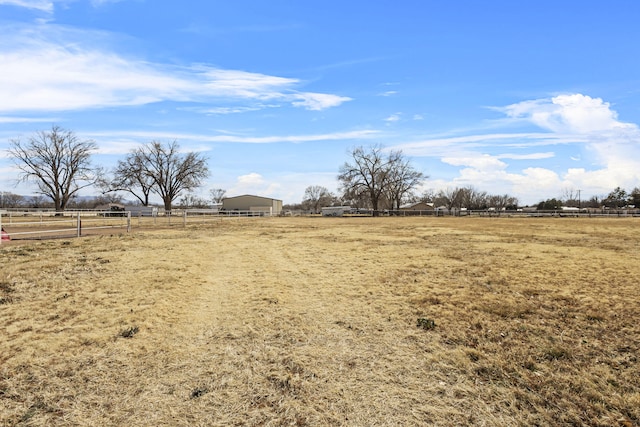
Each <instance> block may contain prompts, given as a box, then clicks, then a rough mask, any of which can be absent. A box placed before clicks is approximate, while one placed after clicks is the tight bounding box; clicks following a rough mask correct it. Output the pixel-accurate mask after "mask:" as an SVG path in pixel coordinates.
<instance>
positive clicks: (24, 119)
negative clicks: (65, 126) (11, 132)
mask: <svg viewBox="0 0 640 427" xmlns="http://www.w3.org/2000/svg"><path fill="white" fill-rule="evenodd" d="M58 121H60V119H59V118H57V117H11V116H0V123H56V122H58Z"/></svg>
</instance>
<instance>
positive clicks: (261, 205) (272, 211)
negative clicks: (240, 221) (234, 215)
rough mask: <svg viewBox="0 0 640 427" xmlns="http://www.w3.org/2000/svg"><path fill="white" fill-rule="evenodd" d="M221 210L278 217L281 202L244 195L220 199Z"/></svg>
mask: <svg viewBox="0 0 640 427" xmlns="http://www.w3.org/2000/svg"><path fill="white" fill-rule="evenodd" d="M222 209H224V210H225V211H244V212H260V213H264V214H265V215H280V214H281V213H282V200H278V199H271V198H269V197H260V196H251V195H249V194H245V195H243V196H236V197H225V198H224V199H222Z"/></svg>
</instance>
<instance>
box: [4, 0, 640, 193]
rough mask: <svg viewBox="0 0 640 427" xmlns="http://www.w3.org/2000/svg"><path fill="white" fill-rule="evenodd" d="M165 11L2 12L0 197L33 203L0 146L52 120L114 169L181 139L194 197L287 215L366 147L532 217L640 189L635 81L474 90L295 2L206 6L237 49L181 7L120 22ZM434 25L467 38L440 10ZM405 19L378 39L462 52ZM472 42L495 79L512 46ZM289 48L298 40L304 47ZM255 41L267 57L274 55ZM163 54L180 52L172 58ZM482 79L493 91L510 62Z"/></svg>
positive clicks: (125, 7) (131, 5)
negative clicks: (191, 155) (135, 152)
mask: <svg viewBox="0 0 640 427" xmlns="http://www.w3.org/2000/svg"><path fill="white" fill-rule="evenodd" d="M248 3H252V4H253V5H254V6H256V7H259V6H258V3H256V2H252V1H248ZM355 3H358V2H355ZM545 4H547V3H545ZM549 4H551V3H549ZM159 5H160V6H158V4H156V5H155V6H152V5H150V4H145V2H139V1H136V2H134V1H128V0H119V1H113V0H112V1H108V0H102V1H97V0H94V1H88V0H61V1H47V0H31V1H30V0H0V28H1V29H2V31H3V34H5V36H3V37H2V38H1V39H0V64H2V72H1V73H0V150H1V151H2V154H1V155H0V191H11V192H22V193H29V192H30V191H33V188H30V187H29V186H25V185H24V184H22V185H21V186H19V187H15V186H14V183H15V175H16V171H15V169H14V168H13V167H12V164H11V161H10V159H8V158H7V156H6V148H8V144H9V141H10V140H11V139H12V138H28V136H29V135H31V134H32V133H34V132H35V131H37V130H44V129H46V128H48V127H50V126H51V125H52V124H58V125H61V126H62V127H65V128H68V129H72V130H74V131H76V133H78V134H79V135H80V136H82V137H86V138H91V139H94V140H95V141H96V142H97V143H98V145H99V147H100V149H99V152H98V153H96V156H95V157H96V159H95V161H96V163H100V164H103V165H106V166H107V167H108V166H110V165H113V164H115V161H116V160H117V158H118V156H123V155H124V154H126V153H127V152H128V151H129V150H131V149H132V148H133V147H135V146H136V145H137V144H140V143H144V142H147V141H150V140H178V142H179V143H180V145H181V146H182V147H183V149H185V150H198V151H201V152H205V153H207V155H208V156H209V157H210V159H211V164H210V166H211V169H212V171H213V174H212V176H211V178H210V181H209V184H208V187H207V188H203V189H202V194H206V193H207V190H208V188H226V189H227V194H229V195H237V194H244V193H254V194H260V195H265V196H271V197H277V198H280V199H283V200H284V201H285V203H296V202H298V201H300V200H301V198H302V195H303V193H304V189H305V188H306V187H307V186H309V185H324V186H326V187H327V188H329V189H330V190H332V191H337V182H336V175H337V170H338V168H339V166H340V165H341V164H342V162H344V161H346V160H348V158H347V150H348V149H349V148H350V147H353V146H356V145H367V144H383V145H384V146H386V147H388V148H389V149H401V150H402V151H403V152H404V153H405V154H407V155H409V156H411V157H412V159H413V162H414V164H415V166H417V167H418V168H419V169H422V170H424V172H425V173H426V174H427V175H429V176H430V178H429V180H428V181H427V182H426V183H425V189H427V188H432V189H436V190H438V189H442V188H446V187H452V186H469V185H470V186H473V187H475V188H477V189H480V190H484V191H488V192H490V193H496V194H503V193H507V194H510V195H514V196H516V197H518V198H519V199H520V202H521V203H536V202H537V201H539V200H542V199H545V198H551V197H558V196H559V195H560V194H561V192H562V191H563V190H565V189H580V190H581V191H582V193H583V194H584V195H585V196H589V195H598V196H601V195H606V194H607V193H608V192H609V191H611V190H612V189H613V188H615V187H617V186H621V187H623V188H625V189H627V190H631V189H632V188H634V187H638V186H640V144H639V143H638V142H639V141H640V138H639V137H640V129H639V127H638V125H637V124H636V123H632V122H630V121H623V120H621V119H620V118H619V115H620V112H619V111H618V110H617V109H618V108H619V105H618V102H621V101H622V102H621V103H620V107H621V108H625V112H626V111H628V112H629V113H626V115H627V116H629V115H631V116H633V113H634V112H637V111H638V105H639V104H638V102H640V99H638V96H637V95H638V94H636V93H634V92H633V91H635V89H634V86H633V85H634V84H635V81H623V82H619V81H616V82H615V84H612V86H615V87H622V89H617V90H614V89H610V90H604V89H602V86H603V85H605V84H604V83H603V82H602V81H600V80H598V81H597V82H592V81H591V80H593V77H592V76H591V75H581V74H580V73H578V72H575V75H576V76H581V77H579V78H578V77H576V80H580V84H576V85H571V84H566V83H563V82H556V81H554V80H553V79H549V78H544V79H542V77H540V74H541V73H538V74H532V75H531V76H530V79H531V81H532V82H534V83H535V81H536V80H535V79H539V80H540V83H539V86H536V85H535V84H534V83H526V84H523V83H521V82H520V81H519V80H517V79H515V80H514V81H508V80H504V81H502V82H492V83H491V84H492V86H491V87H489V88H488V90H486V92H482V93H475V92H474V91H475V90H476V89H475V88H476V87H477V85H476V80H477V79H478V78H479V77H478V75H481V71H480V70H481V68H482V67H476V68H477V69H475V70H472V71H473V72H475V74H473V72H471V73H469V74H465V75H451V76H449V75H448V74H455V73H453V71H455V72H456V73H461V72H462V71H460V70H461V69H463V68H462V67H460V64H455V67H454V65H452V66H451V67H452V68H451V70H450V72H449V73H446V72H444V73H442V75H440V74H438V75H436V74H429V73H434V71H431V70H432V68H433V67H432V63H433V62H434V61H436V60H437V59H438V58H440V57H447V58H449V57H448V56H447V55H449V54H450V52H449V51H446V50H445V49H444V48H443V49H442V50H440V48H437V49H436V48H433V47H429V46H430V45H429V46H427V47H424V46H425V45H423V44H418V45H416V46H413V47H412V48H411V49H408V50H407V52H408V53H407V54H406V55H402V54H400V53H398V50H399V49H398V47H397V46H395V47H393V48H391V47H388V48H386V49H385V48H384V44H385V41H384V37H385V36H384V34H378V33H375V32H371V33H369V35H370V38H371V40H370V41H369V40H356V41H353V42H352V41H351V40H352V39H350V38H349V37H351V38H354V37H356V36H355V35H356V34H359V33H358V31H359V30H362V28H352V29H350V28H347V27H346V23H347V22H348V18H349V12H350V11H349V10H347V11H346V12H345V11H343V12H344V14H345V15H346V16H344V18H343V19H344V20H345V21H344V22H345V26H342V25H340V23H339V22H338V23H335V22H329V21H323V20H315V19H314V17H312V16H311V15H309V13H310V12H316V11H315V10H312V9H313V8H312V7H311V6H308V7H309V9H306V8H305V6H302V5H299V6H297V7H296V11H295V12H297V13H295V12H294V13H292V14H289V15H286V14H285V13H284V11H283V10H279V9H278V7H277V6H274V10H269V11H265V12H264V15H259V14H257V15H256V16H249V15H250V14H247V15H243V13H242V12H243V11H242V10H239V9H241V8H239V7H236V8H233V7H231V6H225V7H224V8H223V9H224V10H215V12H216V13H218V14H219V15H221V17H220V19H221V21H218V22H215V23H213V22H212V23H210V24H209V25H210V27H211V28H218V29H219V32H220V33H222V34H224V37H232V39H231V40H227V39H226V38H223V37H219V36H217V35H216V34H217V33H216V32H211V33H213V34H214V35H211V34H204V35H203V34H200V33H201V32H198V31H185V30H184V29H185V28H187V27H189V28H195V27H197V26H198V25H201V23H199V22H198V21H199V20H200V19H201V16H202V15H203V13H202V12H203V11H198V10H196V9H197V8H195V7H194V10H190V9H189V7H188V6H187V7H186V13H185V12H184V10H183V11H182V12H183V15H186V16H187V18H185V19H186V21H187V22H175V27H171V26H168V28H166V31H165V32H166V34H158V32H157V31H155V30H154V29H153V28H151V27H152V26H147V25H144V24H140V23H139V22H138V25H137V26H135V25H134V23H135V22H128V21H127V22H126V23H125V22H124V20H123V19H122V16H126V15H123V14H126V13H127V12H129V13H133V11H137V12H138V13H139V12H144V11H147V12H149V13H151V10H152V9H153V8H154V7H156V9H153V10H154V11H157V10H160V11H163V13H164V14H166V16H165V15H162V16H160V15H158V16H157V19H158V20H161V19H169V17H171V16H172V14H175V13H177V12H176V11H177V9H176V10H174V7H178V6H173V5H172V4H171V2H160V3H159ZM337 6H338V3H336V4H333V2H329V3H328V5H327V7H328V8H329V9H332V8H334V7H337ZM361 6H362V5H361ZM414 6H416V5H414ZM202 7H207V8H208V7H211V8H215V7H216V6H213V5H209V6H202ZM218 7H219V6H218ZM349 7H350V8H353V11H352V12H353V13H354V14H356V13H359V14H361V13H363V12H362V8H360V9H358V8H357V7H354V6H349ZM377 7H378V8H379V7H380V6H377ZM416 7H418V8H420V7H425V8H427V6H416ZM522 7H524V6H522ZM374 9H376V8H374ZM399 9H401V8H399ZM445 9H446V8H445ZM3 12H6V15H5V14H4V13H3ZM210 12H213V10H211V11H210ZM376 12H377V13H376ZM388 12H390V11H386V10H377V11H376V10H374V11H373V12H367V14H368V15H366V16H364V20H365V21H364V22H365V24H359V25H367V19H369V20H370V22H369V24H368V25H370V27H367V28H369V29H377V28H378V26H379V23H381V22H385V23H386V24H387V25H392V24H389V19H390V18H389V17H387V16H386V15H387V14H388ZM432 12H433V13H434V14H436V15H437V14H441V15H443V16H445V17H449V18H450V19H451V20H452V22H453V23H454V24H457V25H462V23H461V22H458V20H459V18H458V17H456V16H455V15H452V12H451V11H450V10H448V9H446V10H444V9H443V10H435V11H432ZM515 12H516V11H514V13H515ZM517 12H521V11H517ZM153 13H161V12H153ZM487 13H488V16H490V11H488V12H487ZM558 13H567V14H570V13H571V11H570V10H566V11H558ZM270 14H272V15H270ZM411 14H412V11H409V10H407V11H402V10H399V11H398V10H395V9H394V10H393V13H391V15H392V17H396V18H397V19H398V22H397V23H396V25H397V26H398V27H397V31H396V33H393V32H392V33H389V34H395V35H388V36H387V37H388V38H394V37H395V38H397V40H393V42H396V43H401V42H404V43H405V44H409V43H410V41H409V40H413V39H416V38H417V39H421V38H425V39H427V38H429V37H433V36H434V35H438V36H440V37H441V39H442V40H443V43H445V44H446V43H447V40H448V43H449V45H448V46H445V47H447V48H448V49H449V50H450V51H456V49H461V47H462V46H463V45H464V43H468V42H469V41H468V40H456V39H455V36H454V34H455V31H456V25H453V26H452V29H451V30H445V29H443V28H436V29H431V28H430V27H429V25H425V26H424V29H422V27H419V26H417V25H416V27H415V28H414V27H412V22H413V21H412V19H413V18H412V16H411ZM596 16H597V14H595V13H594V17H593V19H595V17H596ZM150 19H151V18H150ZM133 21H135V20H133ZM245 21H251V22H245ZM167 22H173V21H167ZM292 22H293V23H294V24H292ZM92 23H94V25H92ZM196 24H198V25H196ZM258 24H260V25H258ZM225 25H232V26H233V28H227V27H224V26H225ZM433 25H435V24H433ZM487 25H489V23H488V24H487ZM531 25H534V24H533V23H531ZM618 25H619V26H622V27H623V28H622V29H621V31H622V30H625V28H624V25H623V24H620V23H618ZM247 28H251V30H250V31H249V30H247ZM460 28H462V27H460ZM232 30H233V31H232ZM533 30H534V29H532V31H533ZM626 30H627V31H629V28H626ZM423 31H424V33H425V34H423V33H422V32H423ZM443 31H451V33H446V32H445V33H443ZM314 32H320V33H323V34H325V35H328V34H333V33H335V34H336V39H335V40H333V41H329V42H327V41H322V40H321V41H317V40H316V39H315V38H312V37H311V36H312V35H313V34H314ZM637 32H638V30H633V33H634V34H635V33H637ZM479 34H480V35H479V37H486V38H487V39H486V40H485V41H486V43H488V44H484V45H483V46H484V49H485V50H486V52H484V54H485V55H486V57H487V58H485V61H486V62H485V63H484V64H489V65H491V60H490V59H488V58H489V57H494V56H499V55H502V54H504V53H505V52H503V51H501V50H500V49H505V48H504V47H502V46H501V45H499V44H497V43H496V44H495V45H494V44H491V39H490V32H487V33H486V34H485V35H483V34H484V33H482V32H480V33H479ZM533 36H534V34H533V33H532V34H531V37H533ZM300 40H303V41H304V43H302V42H300V43H299V44H300V46H298V43H297V42H298V41H300ZM261 42H264V43H266V46H268V48H269V49H273V50H272V51H269V55H267V54H266V53H265V50H267V51H268V49H265V46H262V45H261V44H260V43H261ZM463 42H464V43H463ZM494 42H495V41H494ZM172 43H176V46H177V47H175V48H173V49H171V48H169V47H167V46H171V44H172ZM351 43H353V46H351ZM576 43H577V42H576ZM228 44H233V46H229V45H228ZM254 45H255V46H254ZM191 46H193V48H190V47H191ZM211 46H214V47H215V48H212V47H211ZM349 47H351V48H352V49H353V50H354V51H356V52H361V57H360V58H355V59H354V58H353V57H351V60H349V61H345V57H348V55H354V53H353V52H352V51H350V50H349ZM409 47H411V46H409ZM581 48H582V47H581ZM288 49H289V50H290V52H287V50H288ZM514 49H515V48H514ZM584 49H585V52H586V51H587V50H588V46H585V47H584ZM460 51H462V50H460ZM418 53H421V54H423V55H422V56H424V57H425V59H424V60H422V59H419V58H420V56H421V55H418ZM613 54H615V52H614V53H613ZM469 55H471V54H469ZM471 59H473V58H471ZM471 59H470V60H471ZM449 60H450V61H453V59H451V58H449ZM456 60H457V59H456ZM574 62H575V61H574ZM445 64H446V63H445ZM489 65H486V66H487V67H488V66H489ZM493 66H494V67H495V68H491V69H490V70H489V71H488V72H487V75H486V77H484V78H485V79H486V81H487V82H489V81H490V76H491V75H492V74H495V73H497V72H498V71H499V68H500V67H502V68H507V67H508V64H493ZM569 66H570V65H569V63H568V62H567V64H566V65H565V67H567V68H566V70H565V72H566V73H570V72H571V70H570V69H569V68H568V67H569ZM594 67H595V66H594ZM413 70H415V74H413V73H414V71H413ZM521 71H522V72H524V70H521ZM595 71H596V70H595V69H594V74H593V75H596V74H595ZM505 73H506V74H505V75H510V76H512V74H509V73H508V72H507V71H505ZM607 76H613V75H612V74H608V75H605V77H604V78H607ZM611 78H612V77H611ZM467 80H469V82H470V83H465V82H466V81H467ZM389 82H392V83H389ZM503 86H504V87H503ZM521 86H522V92H520V94H517V93H518V92H517V90H518V89H519V88H520V87H521ZM540 87H543V88H550V87H552V88H554V89H553V91H552V93H550V92H551V91H549V90H548V89H546V90H541V89H540ZM465 88H466V89H467V90H466V92H465V90H464V89H465ZM565 88H569V89H568V90H566V89H565ZM575 89H578V90H575ZM589 89H593V90H592V91H589ZM496 92H500V93H501V95H500V96H497V95H496V94H495V93H496ZM591 92H595V93H602V94H603V96H596V95H593V93H591ZM621 92H622V94H621ZM636 92H637V91H636ZM527 94H529V95H538V94H542V96H526V95H527ZM607 95H609V96H610V97H611V98H610V99H608V98H607ZM612 99H615V100H616V101H617V102H616V103H615V104H612V103H611V100H612ZM501 101H510V102H501ZM487 105H489V107H487Z"/></svg>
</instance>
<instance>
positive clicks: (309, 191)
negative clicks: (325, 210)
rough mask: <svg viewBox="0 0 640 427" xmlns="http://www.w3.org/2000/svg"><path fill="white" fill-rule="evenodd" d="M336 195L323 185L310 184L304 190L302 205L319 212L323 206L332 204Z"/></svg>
mask: <svg viewBox="0 0 640 427" xmlns="http://www.w3.org/2000/svg"><path fill="white" fill-rule="evenodd" d="M334 199H335V196H334V195H333V194H332V193H331V192H330V191H329V190H328V189H327V188H325V187H323V186H321V185H310V186H308V187H307V188H306V189H305V190H304V198H303V200H302V206H303V207H304V208H305V209H307V210H310V211H313V213H319V212H320V208H322V207H323V206H330V205H331V204H332V203H333V200H334Z"/></svg>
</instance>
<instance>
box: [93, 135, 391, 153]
mask: <svg viewBox="0 0 640 427" xmlns="http://www.w3.org/2000/svg"><path fill="white" fill-rule="evenodd" d="M378 134H379V132H378V131H375V130H357V131H346V132H335V133H326V134H308V135H282V136H277V135H275V136H244V135H235V134H222V135H206V134H190V133H179V132H153V131H109V132H90V133H83V136H85V137H87V138H92V139H94V140H98V141H100V144H99V146H100V149H99V152H100V153H101V154H124V153H127V152H129V151H130V150H131V149H132V148H134V147H136V146H137V145H139V144H140V143H141V142H147V141H153V140H157V141H172V140H177V141H178V142H179V143H180V144H181V145H182V146H184V147H187V146H188V147H189V150H194V149H195V150H197V151H206V150H208V149H210V146H209V145H208V144H212V143H239V144H273V143H279V142H280V143H281V142H287V143H304V142H318V141H345V140H367V139H371V138H373V137H375V136H376V135H378ZM198 144H199V145H198Z"/></svg>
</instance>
